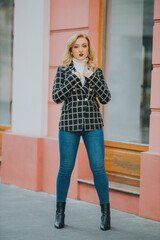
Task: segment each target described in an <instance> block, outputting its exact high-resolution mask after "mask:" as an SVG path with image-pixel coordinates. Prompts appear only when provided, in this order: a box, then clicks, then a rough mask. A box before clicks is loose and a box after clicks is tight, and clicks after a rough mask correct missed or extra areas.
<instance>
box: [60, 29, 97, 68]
mask: <svg viewBox="0 0 160 240" xmlns="http://www.w3.org/2000/svg"><path fill="white" fill-rule="evenodd" d="M81 37H82V38H85V39H87V41H88V61H87V62H86V65H87V67H89V68H90V69H91V70H92V71H93V72H95V70H96V69H97V58H96V55H95V50H94V49H93V46H92V44H91V42H90V40H89V38H88V36H87V35H86V34H82V33H77V34H74V35H72V36H71V37H70V38H69V39H68V41H67V45H66V49H65V52H64V55H63V59H62V65H63V66H64V67H66V68H68V66H69V65H70V64H71V62H72V58H73V57H72V54H71V51H72V47H73V46H74V44H75V42H76V41H77V39H78V38H81Z"/></svg>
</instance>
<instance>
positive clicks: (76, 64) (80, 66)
mask: <svg viewBox="0 0 160 240" xmlns="http://www.w3.org/2000/svg"><path fill="white" fill-rule="evenodd" d="M86 61H87V58H86V59H84V60H82V61H79V60H77V59H76V58H73V64H74V67H75V69H76V71H77V72H79V73H80V76H81V82H82V85H84V81H85V77H84V76H83V71H84V64H85V62H86ZM86 67H87V66H86Z"/></svg>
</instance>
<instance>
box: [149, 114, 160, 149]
mask: <svg viewBox="0 0 160 240" xmlns="http://www.w3.org/2000/svg"><path fill="white" fill-rule="evenodd" d="M149 151H150V152H156V153H160V112H152V113H151V116H150V134H149Z"/></svg>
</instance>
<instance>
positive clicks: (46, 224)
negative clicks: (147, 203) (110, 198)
mask: <svg viewBox="0 0 160 240" xmlns="http://www.w3.org/2000/svg"><path fill="white" fill-rule="evenodd" d="M55 206H56V197H55V196H54V195H52V194H48V193H44V192H34V191H31V190H26V189H22V188H19V187H16V186H13V185H7V184H2V183H0V240H53V239H54V240H63V239H65V240H90V239H92V240H94V239H96V240H97V239H99V240H103V239H107V240H112V239H115V240H121V239H123V240H132V239H134V240H143V239H144V240H156V239H157V240H159V239H160V222H156V221H152V220H149V219H144V218H140V217H138V216H135V215H132V214H128V213H124V212H121V211H117V210H114V209H111V223H112V229H111V230H109V231H102V230H100V228H99V227H100V216H101V214H100V207H99V206H98V205H96V204H91V203H87V202H83V201H78V200H72V199H67V205H66V219H65V223H66V225H65V228H63V229H56V228H54V218H55Z"/></svg>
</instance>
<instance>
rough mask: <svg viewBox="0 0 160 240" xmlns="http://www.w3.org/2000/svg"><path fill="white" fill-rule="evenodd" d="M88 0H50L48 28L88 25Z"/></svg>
mask: <svg viewBox="0 0 160 240" xmlns="http://www.w3.org/2000/svg"><path fill="white" fill-rule="evenodd" d="M88 11H89V0H67V1H66V0H51V12H50V13H51V17H50V29H51V30H57V29H69V28H70V29H71V28H82V27H88Z"/></svg>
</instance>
